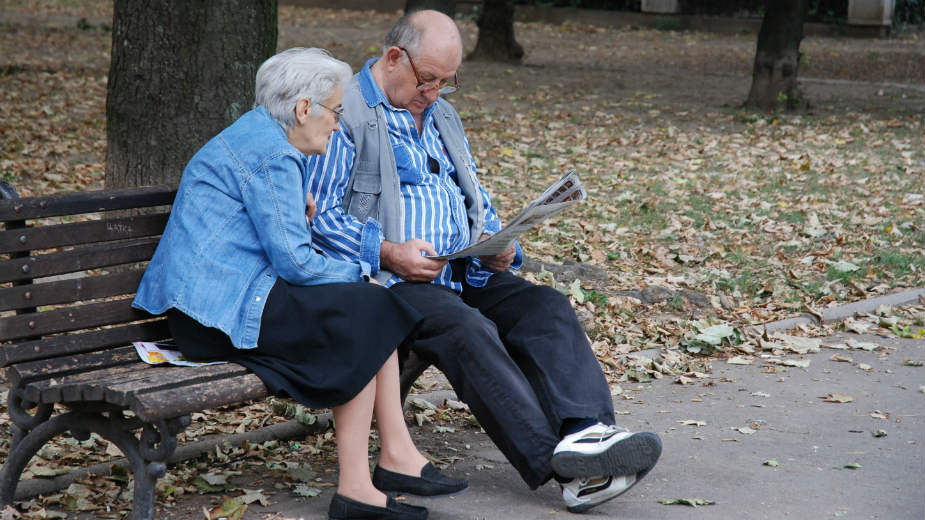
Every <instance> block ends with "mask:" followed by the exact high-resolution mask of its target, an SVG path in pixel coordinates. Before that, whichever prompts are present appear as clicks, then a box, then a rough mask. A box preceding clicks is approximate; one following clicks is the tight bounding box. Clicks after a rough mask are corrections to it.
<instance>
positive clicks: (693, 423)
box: [677, 419, 707, 426]
mask: <svg viewBox="0 0 925 520" xmlns="http://www.w3.org/2000/svg"><path fill="white" fill-rule="evenodd" d="M677 422H678V424H683V425H684V426H706V425H707V423H706V421H694V420H691V419H685V420H683V421H677Z"/></svg>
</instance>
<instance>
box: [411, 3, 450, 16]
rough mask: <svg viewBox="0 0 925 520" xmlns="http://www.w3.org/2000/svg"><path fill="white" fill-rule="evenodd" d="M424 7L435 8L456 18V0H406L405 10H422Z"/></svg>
mask: <svg viewBox="0 0 925 520" xmlns="http://www.w3.org/2000/svg"><path fill="white" fill-rule="evenodd" d="M424 9H433V10H435V11H440V12H441V13H443V14H445V15H447V16H449V17H450V18H456V0H406V1H405V12H406V13H410V12H411V11H421V10H424Z"/></svg>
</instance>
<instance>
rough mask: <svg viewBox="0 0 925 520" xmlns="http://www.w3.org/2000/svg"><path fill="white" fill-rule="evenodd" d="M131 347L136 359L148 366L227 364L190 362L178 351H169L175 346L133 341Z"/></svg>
mask: <svg viewBox="0 0 925 520" xmlns="http://www.w3.org/2000/svg"><path fill="white" fill-rule="evenodd" d="M132 345H134V346H135V352H137V353H138V357H140V358H141V360H142V361H144V362H145V363H147V364H149V365H160V364H162V363H169V364H171V365H176V366H180V367H201V366H205V365H220V364H222V363H227V361H212V362H208V363H207V362H197V361H190V360H188V359H186V358H185V357H183V354H182V353H181V352H180V351H178V350H170V349H169V347H176V345H168V344H166V343H151V342H149V341H134V342H132Z"/></svg>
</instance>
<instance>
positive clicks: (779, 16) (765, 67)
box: [745, 0, 809, 110]
mask: <svg viewBox="0 0 925 520" xmlns="http://www.w3.org/2000/svg"><path fill="white" fill-rule="evenodd" d="M766 5H767V6H768V10H767V12H766V13H765V14H764V19H763V20H762V21H761V31H760V32H759V33H758V46H757V49H756V51H755V65H754V68H753V70H752V88H751V91H750V92H749V94H748V100H747V101H746V102H745V106H746V107H749V108H757V109H761V110H774V109H786V110H796V109H801V108H805V107H807V106H808V103H807V100H806V99H805V98H804V96H803V94H802V93H801V92H800V90H799V88H798V85H797V70H798V69H799V65H800V42H801V41H802V40H803V21H804V20H805V19H806V13H807V10H808V8H809V0H777V1H775V2H768V3H767V4H766Z"/></svg>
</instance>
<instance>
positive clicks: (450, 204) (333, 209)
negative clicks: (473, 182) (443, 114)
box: [309, 59, 523, 292]
mask: <svg viewBox="0 0 925 520" xmlns="http://www.w3.org/2000/svg"><path fill="white" fill-rule="evenodd" d="M375 61H376V59H371V60H369V61H368V62H366V65H365V66H364V67H363V70H362V71H360V73H359V81H360V85H361V89H360V91H361V92H362V93H363V95H364V97H365V98H366V101H367V103H368V104H369V105H370V106H375V105H376V104H382V105H383V107H384V109H385V110H384V111H385V115H386V119H387V121H388V130H389V139H390V141H391V144H392V151H393V153H394V155H395V164H396V166H397V168H398V175H399V178H400V180H401V186H400V191H401V196H402V204H403V209H404V219H405V221H404V226H403V228H404V232H405V236H404V240H411V239H412V238H418V239H421V240H425V241H427V242H430V243H431V244H433V245H434V249H435V250H436V251H437V254H440V255H442V254H447V253H451V252H453V251H458V250H459V249H462V248H464V247H466V246H468V245H469V221H468V215H467V212H466V205H465V200H464V198H463V195H462V192H461V191H460V189H459V186H458V185H457V183H456V167H455V165H454V164H453V161H452V160H450V158H449V154H448V153H447V150H446V148H445V147H444V145H443V140H442V139H441V137H440V133H439V132H438V131H437V128H436V126H435V125H434V118H433V108H434V107H433V106H431V107H430V108H428V109H427V110H426V111H425V112H424V114H423V115H422V117H423V124H422V132H421V134H420V135H418V131H417V126H416V124H415V122H414V117H413V116H412V115H411V113H410V112H408V111H407V110H405V109H401V108H395V107H393V106H392V105H391V104H390V103H389V102H388V99H387V98H386V96H385V93H383V92H382V89H380V88H379V86H378V84H377V83H376V81H375V79H373V77H372V73H371V72H370V70H369V67H370V66H371V65H372V64H373V63H375ZM370 96H373V97H372V98H371V99H370ZM466 150H467V151H468V152H469V153H470V157H471V151H470V150H469V141H468V139H466ZM355 155H356V151H355V147H354V144H353V140H352V138H351V137H350V136H349V135H347V133H346V132H345V131H344V130H343V129H341V130H338V131H336V132H334V134H333V135H332V136H331V141H330V143H328V148H327V152H326V153H325V154H324V155H320V156H318V155H316V156H312V157H310V162H309V176H310V178H311V186H310V189H311V192H312V195H314V197H315V201H316V202H317V204H318V210H317V215H316V217H315V220H314V222H313V229H312V237H313V238H314V239H315V241H314V244H315V246H316V247H318V248H320V249H321V250H322V251H324V252H325V253H326V254H327V255H329V256H331V257H333V258H336V259H341V260H347V261H352V262H357V261H364V262H367V263H369V264H370V265H371V266H372V268H373V273H374V274H375V273H376V272H378V271H379V247H380V245H381V244H382V241H383V235H382V229H381V226H380V224H379V223H378V222H376V221H375V220H374V219H372V218H371V219H369V220H367V222H366V223H365V224H364V223H361V222H359V221H358V220H356V219H355V218H354V217H352V216H351V215H348V214H346V213H345V212H344V210H343V208H342V206H341V201H342V199H343V196H344V193H345V192H346V189H347V183H348V179H349V177H350V171H351V168H352V166H353V160H354V157H355ZM470 164H472V165H473V166H472V167H473V168H475V166H474V164H475V161H474V160H472V161H470ZM479 191H480V193H481V195H482V204H483V205H484V207H485V210H486V217H485V229H484V233H487V234H493V233H497V232H498V231H499V230H500V229H501V221H500V219H499V218H498V214H497V212H496V211H495V209H494V208H493V207H492V205H491V198H490V197H489V195H488V193H487V192H486V191H485V190H484V189H483V188H482V187H481V186H479ZM522 258H523V255H522V253H521V251H520V247H519V246H518V247H517V258H515V263H514V267H515V268H516V267H519V266H520V264H521V263H522V261H523V260H522ZM468 260H469V262H468V263H467V268H466V281H467V282H468V283H469V284H470V285H472V286H475V287H481V286H484V285H485V283H486V282H487V281H488V278H489V277H490V276H491V274H492V273H491V271H488V270H485V269H482V268H481V267H482V265H481V262H480V261H479V259H478V258H469V259H468ZM451 278H452V270H451V268H450V266H449V265H447V266H446V267H444V268H443V270H442V271H441V272H440V274H439V275H438V276H437V278H436V279H435V280H434V282H433V283H436V284H438V285H443V286H446V287H449V288H450V289H453V290H455V291H457V292H460V291H461V290H462V284H461V283H459V282H454V281H452V279H451ZM400 281H402V279H401V278H399V277H398V276H397V275H393V276H392V278H391V279H389V280H388V282H387V283H386V286H391V285H393V284H395V283H398V282H400Z"/></svg>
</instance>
